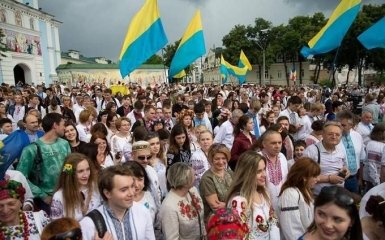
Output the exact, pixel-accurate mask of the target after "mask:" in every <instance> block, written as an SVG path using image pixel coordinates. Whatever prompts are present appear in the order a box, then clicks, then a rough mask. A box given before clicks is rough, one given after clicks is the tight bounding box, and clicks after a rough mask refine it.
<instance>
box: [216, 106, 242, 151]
mask: <svg viewBox="0 0 385 240" xmlns="http://www.w3.org/2000/svg"><path fill="white" fill-rule="evenodd" d="M242 115H243V112H242V111H241V110H239V109H235V110H234V111H233V113H232V114H231V117H230V119H229V120H227V121H225V122H224V123H222V125H221V126H220V127H219V130H218V133H217V135H216V136H215V138H214V143H223V144H225V145H226V147H227V148H228V149H231V148H232V147H233V142H234V126H235V125H237V124H238V121H239V118H240V117H241V116H242Z"/></svg>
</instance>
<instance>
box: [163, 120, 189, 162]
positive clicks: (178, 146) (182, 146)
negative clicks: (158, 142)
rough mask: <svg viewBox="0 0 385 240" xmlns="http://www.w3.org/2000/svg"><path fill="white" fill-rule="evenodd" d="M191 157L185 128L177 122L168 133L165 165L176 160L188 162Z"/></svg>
mask: <svg viewBox="0 0 385 240" xmlns="http://www.w3.org/2000/svg"><path fill="white" fill-rule="evenodd" d="M190 157H191V150H190V139H189V138H188V133H187V130H186V128H185V127H184V126H183V125H182V124H180V123H178V124H176V125H175V126H174V127H173V128H172V130H171V133H170V145H169V148H168V151H167V167H170V166H171V165H173V164H174V163H176V162H184V163H188V162H189V161H190Z"/></svg>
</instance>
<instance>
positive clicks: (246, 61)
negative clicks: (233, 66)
mask: <svg viewBox="0 0 385 240" xmlns="http://www.w3.org/2000/svg"><path fill="white" fill-rule="evenodd" d="M238 67H240V68H244V67H247V70H249V71H251V70H252V69H253V68H252V67H251V64H250V61H249V59H248V58H247V57H246V54H245V53H244V52H243V50H241V55H240V56H239V62H238ZM238 79H239V84H240V85H242V84H244V83H245V82H246V75H245V76H239V77H238Z"/></svg>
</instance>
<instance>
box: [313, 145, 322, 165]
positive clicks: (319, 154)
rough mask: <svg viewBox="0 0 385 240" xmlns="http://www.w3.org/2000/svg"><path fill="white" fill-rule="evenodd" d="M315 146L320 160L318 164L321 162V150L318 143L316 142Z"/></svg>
mask: <svg viewBox="0 0 385 240" xmlns="http://www.w3.org/2000/svg"><path fill="white" fill-rule="evenodd" d="M314 146H315V147H316V148H317V152H318V160H317V163H318V164H321V152H320V150H319V147H318V146H317V145H316V144H314Z"/></svg>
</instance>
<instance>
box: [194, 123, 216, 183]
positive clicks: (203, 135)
mask: <svg viewBox="0 0 385 240" xmlns="http://www.w3.org/2000/svg"><path fill="white" fill-rule="evenodd" d="M200 126H202V125H200ZM213 140H214V139H213V134H212V133H211V132H210V131H209V130H204V131H202V132H200V133H199V135H198V142H199V145H200V146H201V148H199V149H198V150H197V151H195V152H194V153H193V154H192V156H191V158H190V162H189V163H190V165H191V167H192V168H193V169H194V175H195V181H194V186H195V187H197V188H198V187H199V183H200V181H201V178H202V176H203V174H204V173H205V172H206V171H207V170H209V168H210V163H209V160H208V154H209V149H210V147H211V145H213Z"/></svg>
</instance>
